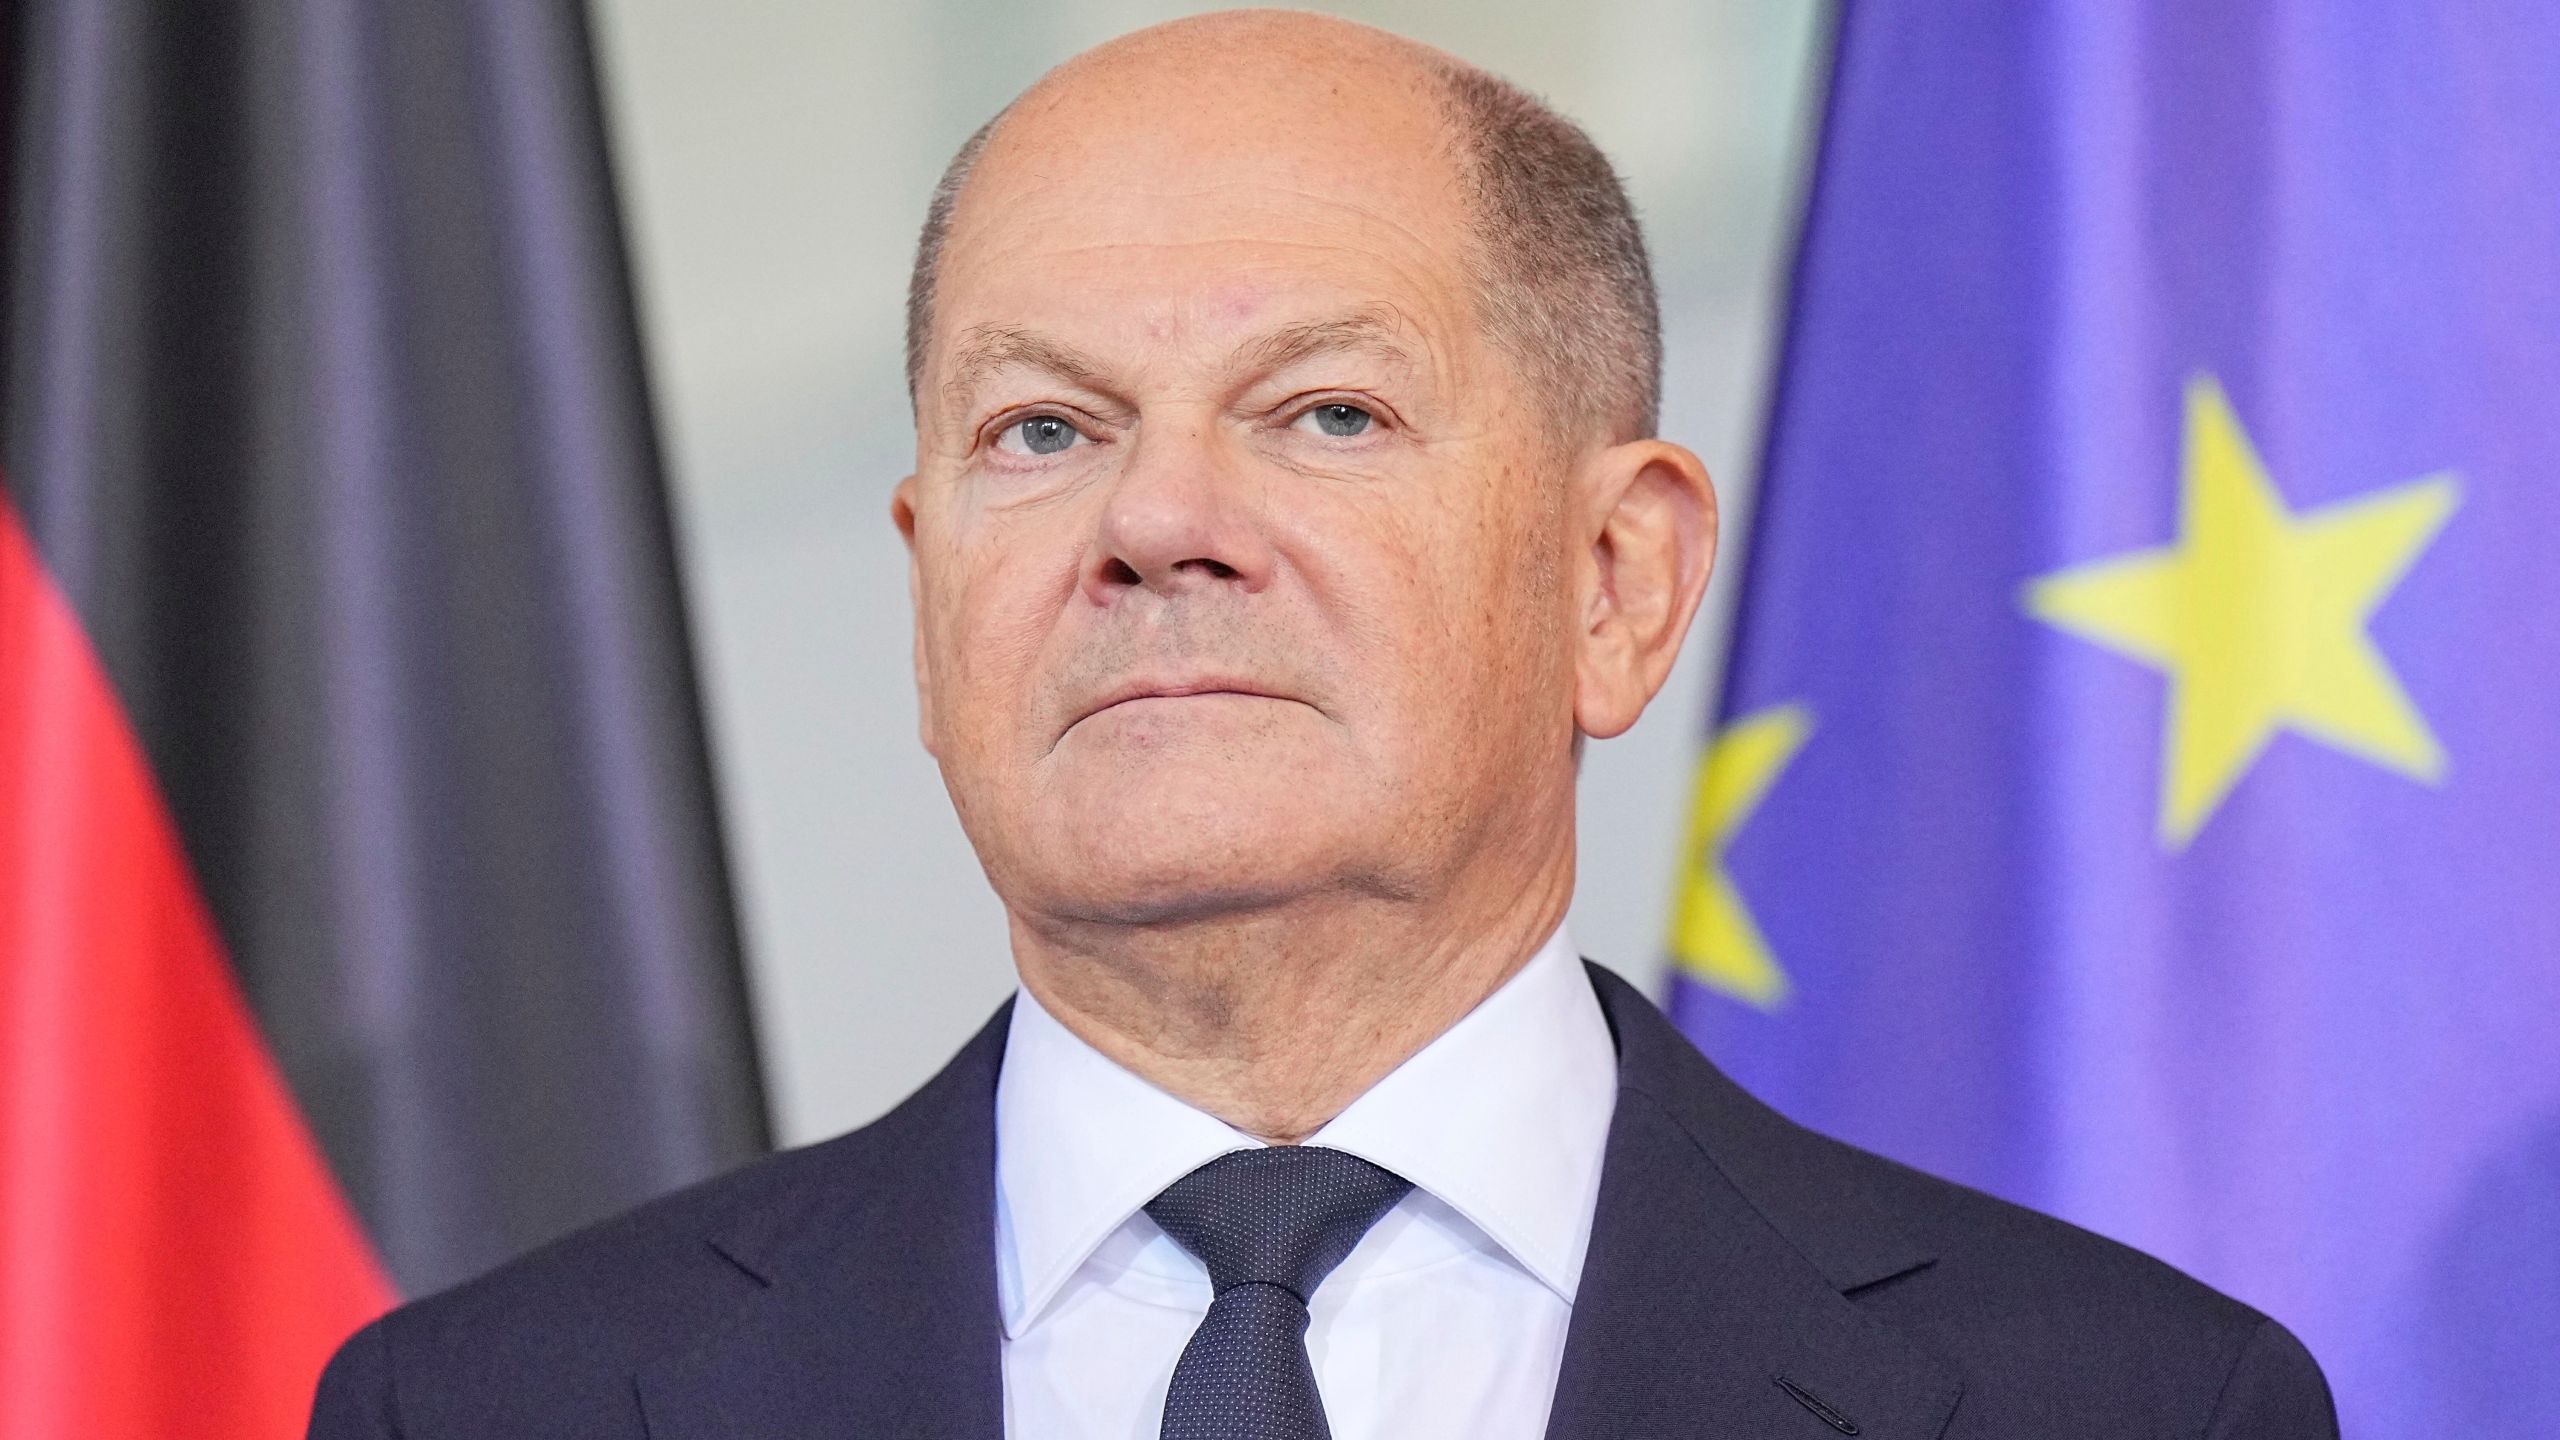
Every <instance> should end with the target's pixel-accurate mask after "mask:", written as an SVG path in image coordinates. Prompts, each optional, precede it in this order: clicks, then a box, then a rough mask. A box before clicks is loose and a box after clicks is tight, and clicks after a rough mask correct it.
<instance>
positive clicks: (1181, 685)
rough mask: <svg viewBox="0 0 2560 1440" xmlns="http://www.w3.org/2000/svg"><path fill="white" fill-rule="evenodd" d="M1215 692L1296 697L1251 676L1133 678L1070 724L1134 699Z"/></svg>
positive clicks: (1181, 697) (1072, 725)
mask: <svg viewBox="0 0 2560 1440" xmlns="http://www.w3.org/2000/svg"><path fill="white" fill-rule="evenodd" d="M1214 695H1232V696H1242V697H1244V698H1247V699H1253V700H1295V699H1297V697H1296V696H1294V695H1283V694H1280V693H1279V692H1278V691H1276V690H1272V689H1269V688H1267V687H1264V686H1260V685H1257V684H1255V683H1254V682H1252V681H1250V680H1238V679H1233V678H1229V677H1224V676H1218V677H1201V678H1194V679H1184V680H1141V681H1132V682H1130V683H1129V684H1127V685H1124V686H1121V687H1120V688H1118V689H1115V690H1112V691H1110V692H1109V693H1107V694H1105V695H1104V696H1103V697H1102V698H1101V699H1099V700H1097V701H1096V702H1094V704H1093V705H1091V706H1090V707H1088V708H1087V709H1086V710H1085V711H1084V713H1082V714H1080V715H1078V716H1076V718H1075V720H1074V721H1073V722H1071V723H1070V724H1069V725H1068V726H1067V728H1068V729H1070V730H1072V729H1074V728H1075V727H1076V726H1077V725H1081V724H1083V723H1084V722H1085V721H1087V720H1090V719H1092V718H1093V717H1094V716H1096V715H1099V714H1102V713H1103V712H1104V711H1106V710H1112V709H1116V708H1117V707H1119V706H1122V705H1127V704H1130V703H1132V702H1134V701H1139V700H1189V699H1198V698H1204V697H1208V696H1214Z"/></svg>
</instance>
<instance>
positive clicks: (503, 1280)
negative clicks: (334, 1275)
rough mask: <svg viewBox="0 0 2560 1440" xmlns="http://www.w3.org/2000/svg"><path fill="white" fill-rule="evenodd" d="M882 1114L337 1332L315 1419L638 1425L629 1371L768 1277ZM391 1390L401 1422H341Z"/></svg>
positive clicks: (874, 1142) (871, 1157)
mask: <svg viewBox="0 0 2560 1440" xmlns="http://www.w3.org/2000/svg"><path fill="white" fill-rule="evenodd" d="M887 1123H888V1122H887V1121H885V1120H884V1121H882V1122H878V1123H875V1124H874V1125H873V1126H870V1127H866V1128H865V1129H863V1130H857V1131H854V1132H853V1133H851V1134H848V1135H844V1136H839V1137H837V1138H835V1139H833V1140H829V1141H825V1142H822V1143H820V1144H817V1145H812V1146H808V1147H805V1148H802V1149H797V1150H789V1151H784V1152H781V1153H779V1154H775V1155H769V1156H766V1157H764V1158H763V1159H760V1160H756V1161H753V1162H750V1163H748V1164H746V1165H744V1166H741V1167H739V1168H737V1169H735V1170H732V1171H729V1172H727V1173H725V1174H722V1175H719V1176H715V1177H713V1178H712V1179H709V1180H706V1181H703V1182H701V1183H699V1184H696V1185H693V1186H691V1187H689V1188H687V1189H684V1190H680V1191H677V1192H675V1193H673V1194H670V1195H666V1196H663V1197H661V1198H659V1199H656V1200H653V1201H650V1202H648V1203H647V1204H644V1205H641V1206H639V1207H637V1208H635V1209H632V1210H629V1211H626V1212H624V1213H623V1214H620V1215H617V1216H614V1217H612V1218H610V1219H606V1220H603V1221H600V1222H598V1223H596V1224H594V1225H590V1226H588V1227H586V1228H585V1229H582V1230H579V1231H576V1232H574V1233H572V1234H570V1235H568V1236H566V1237H564V1238H562V1239H559V1240H556V1241H553V1242H552V1243H550V1244H548V1245H545V1246H542V1247H541V1248H539V1249H537V1250H533V1251H531V1252H528V1253H527V1254H525V1255H522V1256H519V1257H517V1258H516V1259H514V1260H511V1261H508V1262H507V1263H505V1264H503V1265H500V1266H499V1267H497V1268H496V1269H494V1270H491V1271H490V1272H488V1273H487V1274H485V1275H482V1276H479V1277H478V1278H476V1279H473V1280H469V1281H466V1282H464V1283H463V1284H460V1285H457V1286H455V1287H454V1288H452V1289H450V1290H445V1291H442V1292H439V1293H437V1294H434V1295H430V1296H427V1297H425V1298H423V1299H419V1300H415V1301H412V1302H410V1303H409V1304H407V1305H404V1306H401V1307H400V1308H399V1309H396V1310H394V1311H392V1312H391V1313H390V1314H388V1315H386V1316H384V1317H382V1318H381V1319H380V1320H378V1321H376V1322H374V1324H372V1325H371V1326H368V1327H367V1328H366V1329H365V1330H363V1331H361V1332H359V1333H358V1334H357V1335H356V1336H354V1337H353V1338H351V1339H350V1340H349V1341H348V1342H347V1343H346V1344H345V1345H344V1346H343V1347H341V1349H340V1351H339V1353H338V1356H337V1357H336V1358H335V1359H334V1360H333V1361H332V1362H331V1364H330V1367H329V1371H328V1374H327V1376H326V1377H325V1378H324V1381H323V1384H322V1387H321V1391H320V1406H319V1408H318V1410H317V1411H316V1412H315V1415H314V1420H313V1429H312V1435H313V1436H314V1437H315V1440H318V1437H323V1436H326V1437H330V1440H336V1437H339V1436H346V1437H354V1436H359V1435H363V1436H371V1435H374V1434H377V1433H381V1434H390V1433H400V1434H407V1435H437V1434H446V1433H455V1434H476V1433H501V1432H505V1433H527V1434H532V1433H541V1434H549V1435H560V1436H584V1435H595V1436H599V1437H601V1436H608V1435H610V1436H619V1435H624V1434H632V1433H637V1432H636V1430H635V1429H633V1428H632V1427H634V1426H636V1424H637V1421H638V1416H637V1414H636V1412H635V1411H634V1410H633V1400H632V1396H631V1384H630V1379H631V1375H632V1373H633V1372H634V1371H635V1370H637V1369H639V1368H641V1367H644V1366H646V1365H647V1364H649V1363H651V1362H652V1361H653V1360H655V1359H656V1358H658V1357H660V1356H662V1355H667V1354H671V1353H675V1352H677V1351H680V1350H682V1349H685V1348H688V1347H690V1346H691V1345H693V1344H695V1343H698V1342H699V1340H700V1339H701V1337H702V1336H704V1335H706V1334H709V1333H714V1332H716V1330H717V1329H718V1328H719V1326H720V1325H721V1324H722V1323H723V1321H724V1320H725V1318H726V1317H727V1316H728V1315H729V1314H730V1313H731V1312H732V1311H733V1310H734V1309H735V1308H736V1306H737V1305H738V1303H739V1301H740V1300H742V1299H743V1298H745V1297H746V1296H748V1295H749V1294H752V1293H753V1292H754V1291H755V1290H757V1289H759V1288H761V1287H762V1285H763V1284H764V1279H763V1277H762V1275H761V1274H760V1273H759V1269H758V1267H759V1265H760V1263H761V1260H762V1247H763V1245H764V1243H765V1242H766V1241H767V1240H769V1239H770V1238H771V1237H774V1236H777V1235H782V1234H787V1233H789V1232H791V1231H793V1230H795V1229H796V1228H798V1227H799V1226H800V1225H801V1224H802V1223H803V1222H804V1221H807V1220H809V1219H810V1218H812V1216H811V1212H812V1211H813V1210H815V1209H817V1208H818V1207H821V1206H824V1205H826V1204H828V1203H830V1202H831V1201H836V1200H840V1199H841V1198H842V1195H843V1193H844V1191H845V1190H846V1188H848V1187H847V1185H846V1182H848V1181H855V1180H858V1177H859V1176H861V1175H862V1174H864V1173H865V1172H866V1171H868V1170H870V1169H871V1168H872V1167H874V1166H876V1165H878V1164H879V1163H881V1162H882V1160H883V1159H884V1158H885V1156H884V1147H883V1145H882V1144H881V1140H882V1138H883V1137H882V1136H881V1135H880V1134H879V1133H877V1132H879V1131H880V1130H881V1128H882V1126H884V1125H887ZM853 1188H859V1187H858V1185H857V1186H855V1187H853ZM395 1394H396V1396H397V1397H398V1400H397V1406H396V1409H397V1412H398V1413H397V1415H396V1421H397V1428H396V1429H390V1428H386V1429H382V1430H379V1431H377V1430H373V1429H359V1428H352V1427H351V1426H350V1425H349V1424H348V1423H346V1417H352V1416H358V1415H368V1416H379V1417H381V1419H382V1420H383V1422H384V1424H385V1425H386V1426H388V1425H389V1424H390V1423H391V1421H392V1420H393V1419H394V1418H395V1417H394V1416H393V1415H392V1411H393V1408H394V1407H393V1404H392V1401H391V1399H390V1398H389V1397H390V1396H392V1395H395ZM332 1417H337V1419H336V1420H335V1421H333V1420H332ZM332 1423H334V1424H335V1425H336V1426H337V1428H327V1427H328V1425H329V1424H332ZM492 1427H496V1428H494V1429H493V1428H492Z"/></svg>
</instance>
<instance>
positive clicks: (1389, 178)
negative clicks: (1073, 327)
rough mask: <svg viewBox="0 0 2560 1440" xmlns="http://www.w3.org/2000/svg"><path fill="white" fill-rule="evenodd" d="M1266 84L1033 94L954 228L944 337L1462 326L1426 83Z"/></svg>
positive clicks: (1399, 79) (1457, 266) (1448, 180)
mask: <svg viewBox="0 0 2560 1440" xmlns="http://www.w3.org/2000/svg"><path fill="white" fill-rule="evenodd" d="M1259 72H1260V73H1256V71H1255V69H1254V67H1245V68H1244V69H1243V70H1241V71H1239V70H1235V69H1226V68H1221V67H1220V66H1218V65H1216V64H1205V65H1203V66H1200V67H1195V68H1193V69H1191V70H1189V71H1187V72H1184V73H1180V74H1172V75H1168V74H1165V73H1162V72H1161V71H1160V70H1159V71H1158V72H1155V73H1153V74H1152V76H1131V75H1110V74H1106V75H1103V76H1100V77H1092V78H1088V79H1085V80H1082V81H1077V80H1074V79H1072V78H1071V79H1069V80H1068V81H1066V82H1063V83H1059V84H1058V86H1057V90H1056V92H1055V93H1049V92H1047V91H1044V90H1035V91H1034V92H1033V93H1032V94H1031V95H1029V96H1026V97H1025V99H1024V101H1023V102H1022V104H1020V105H1018V106H1017V107H1016V112H1015V113H1014V114H1011V115H1009V116H1008V117H1007V119H1006V121H1005V122H1004V124H1002V125H1001V126H999V127H998V129H997V131H996V134H995V136H994V137H993V138H992V140H991V141H990V143H989V145H988V148H987V151H986V153H985V155H984V156H983V157H982V158H981V160H980V162H979V165H978V168H977V171H976V173H975V174H974V175H973V176H972V178H971V180H970V183H969V185H968V188H967V190H966V192H965V193H964V194H963V196H962V197H961V200H960V203H959V205H958V207H957V208H956V210H955V212H954V214H953V220H952V226H951V230H950V234H949V237H948V240H947V242H946V247H945V250H944V253H943V258H942V271H941V275H940V278H939V282H938V284H937V286H936V314H935V317H934V322H935V331H936V335H937V338H938V339H939V338H940V337H948V336H951V335H954V334H958V333H961V332H963V331H965V330H970V329H974V328H977V327H983V326H986V325H991V324H994V325H1002V324H1010V323H1017V322H1023V321H1042V320H1047V321H1052V322H1054V321H1057V320H1060V319H1065V320H1068V321H1070V322H1073V321H1076V320H1079V319H1080V320H1081V321H1082V322H1083V323H1084V324H1085V325H1086V326H1088V327H1096V328H1104V329H1115V328H1116V329H1118V330H1121V331H1124V332H1127V333H1128V334H1129V335H1131V336H1132V337H1133V338H1142V339H1149V340H1159V341H1161V340H1172V339H1181V338H1191V337H1199V338H1207V337H1212V336H1218V335H1222V334H1228V333H1230V332H1233V331H1235V330H1237V329H1239V328H1258V327H1261V326H1264V325H1268V324H1270V323H1275V322H1278V321H1285V320H1287V319H1290V318H1293V317H1294V315H1296V314H1298V313H1301V312H1305V311H1309V310H1313V309H1319V308H1321V309H1341V308H1343V307H1345V306H1361V305H1383V306H1386V307H1389V308H1391V309H1393V310H1394V311H1396V312H1397V313H1398V314H1400V315H1402V316H1403V317H1404V318H1405V319H1406V320H1407V321H1408V322H1410V323H1411V324H1413V325H1414V326H1416V327H1418V328H1420V329H1423V330H1425V331H1435V330H1439V329H1442V328H1443V327H1445V326H1447V325H1450V324H1452V323H1456V322H1458V321H1459V320H1460V319H1462V315H1461V312H1462V311H1463V309H1464V296H1465V290H1466V281H1465V266H1464V247H1465V245H1466V241H1467V234H1466V208H1465V202H1464V196H1463V193H1462V191H1461V189H1460V184H1459V179H1458V175H1457V171H1456V167H1455V165H1454V163H1453V160H1452V157H1451V153H1450V146H1449V141H1448V137H1447V134H1446V132H1445V129H1444V126H1443V121H1442V119H1441V117H1440V114H1439V112H1438V110H1437V108H1436V106H1435V105H1434V104H1433V103H1432V101H1431V98H1430V97H1431V94H1432V87H1431V84H1430V82H1429V81H1428V80H1427V79H1424V78H1422V77H1418V76H1415V75H1411V74H1406V75H1402V76H1396V75H1393V74H1391V73H1389V72H1387V71H1385V70H1383V69H1382V68H1381V67H1377V66H1369V67H1366V68H1365V69H1364V68H1363V67H1361V66H1357V65H1354V66H1350V67H1348V68H1347V69H1345V70H1343V71H1341V72H1339V73H1332V74H1326V73H1322V72H1321V71H1317V70H1310V69H1309V67H1306V66H1303V65H1301V66H1295V67H1285V66H1282V67H1275V66H1268V65H1266V66H1262V67H1259ZM1142 82H1143V83H1142ZM940 348H944V347H941V346H939V345H937V349H940Z"/></svg>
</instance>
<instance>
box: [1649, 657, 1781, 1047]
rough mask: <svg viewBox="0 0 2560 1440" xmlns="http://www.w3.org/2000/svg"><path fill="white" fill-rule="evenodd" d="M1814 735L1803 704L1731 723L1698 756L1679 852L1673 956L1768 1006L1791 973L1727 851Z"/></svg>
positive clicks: (1731, 991) (1708, 980)
mask: <svg viewBox="0 0 2560 1440" xmlns="http://www.w3.org/2000/svg"><path fill="white" fill-rule="evenodd" d="M1812 734H1813V712H1812V711H1810V710H1808V709H1806V708H1805V707H1804V706H1802V705H1772V706H1770V707H1769V708H1767V709H1765V710H1755V711H1753V712H1752V713H1751V714H1749V715H1745V716H1744V717H1742V718H1741V719H1739V720H1736V721H1734V722H1733V723H1732V724H1731V725H1728V726H1726V727H1725V729H1724V733H1723V734H1721V735H1718V736H1717V737H1716V740H1715V743H1714V744H1712V745H1710V746H1708V747H1707V753H1706V755H1705V757H1704V758H1703V759H1701V760H1700V761H1699V762H1698V782H1697V788H1696V790H1695V792H1694V798H1693V799H1692V801H1691V804H1690V807H1689V838H1688V841H1687V843H1686V844H1684V845H1683V846H1682V847H1681V851H1680V853H1681V855H1682V857H1683V861H1684V863H1683V864H1682V865H1681V867H1680V893H1679V896H1678V898H1677V899H1676V900H1675V901H1674V902H1673V906H1672V913H1671V956H1672V959H1673V960H1675V961H1677V962H1678V963H1679V965H1680V968H1681V969H1683V970H1686V971H1688V972H1689V973H1690V974H1691V975H1693V976H1695V977H1697V979H1699V980H1700V981H1702V982H1703V983H1705V984H1707V985H1710V986H1713V987H1714V988H1716V989H1718V990H1721V991H1723V992H1725V993H1726V994H1728V995H1731V996H1733V997H1734V998H1735V999H1737V1000H1742V1001H1746V1002H1748V1003H1750V1004H1753V1005H1757V1006H1759V1007H1760V1008H1761V1009H1763V1010H1774V1009H1776V1008H1777V1007H1778V1005H1779V1004H1780V1003H1781V1002H1782V1001H1784V1000H1785V999H1786V998H1787V974H1786V972H1785V971H1783V970H1781V969H1779V968H1778V961H1777V958H1776V957H1775V956H1773V955H1771V954H1770V953H1769V942H1768V941H1767V940H1766V939H1764V938H1762V936H1761V934H1760V927H1759V926H1758V925H1757V924H1755V923H1754V922H1753V921H1752V919H1751V911H1750V909H1749V908H1748V907H1747V906H1745V905H1744V904H1743V903H1742V892H1741V891H1739V890H1737V889H1735V888H1734V884H1733V876H1732V875H1731V874H1729V873H1727V872H1726V870H1725V865H1724V855H1725V850H1726V848H1727V847H1729V846H1730V845H1732V843H1733V837H1734V835H1735V834H1736V833H1737V832H1739V831H1740V830H1741V829H1742V827H1743V824H1744V822H1746V821H1748V820H1749V819H1750V818H1751V812H1752V811H1754V810H1757V809H1759V808H1760V802H1761V800H1762V799H1764V798H1765V797H1767V795H1768V793H1769V787H1770V786H1771V785H1774V784H1776V783H1777V779H1778V775H1779V772H1781V771H1783V770H1785V769H1786V768H1787V764H1788V762H1789V761H1792V760H1794V759H1795V758H1796V752H1797V751H1799V750H1801V749H1803V748H1804V742H1805V741H1806V739H1807V738H1809V737H1810V736H1811V735H1812Z"/></svg>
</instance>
